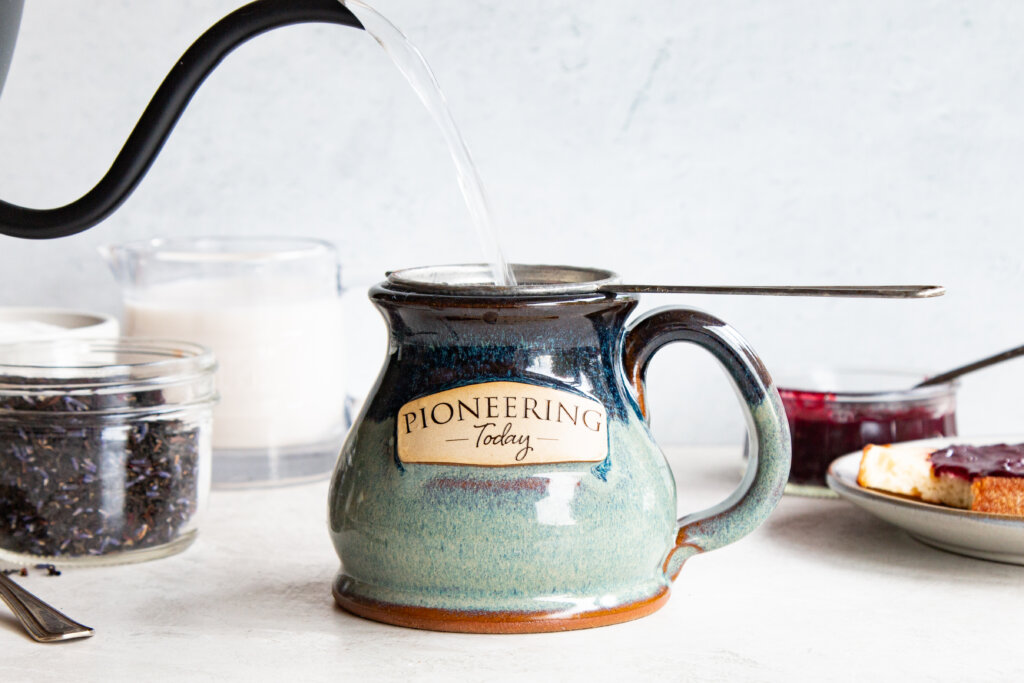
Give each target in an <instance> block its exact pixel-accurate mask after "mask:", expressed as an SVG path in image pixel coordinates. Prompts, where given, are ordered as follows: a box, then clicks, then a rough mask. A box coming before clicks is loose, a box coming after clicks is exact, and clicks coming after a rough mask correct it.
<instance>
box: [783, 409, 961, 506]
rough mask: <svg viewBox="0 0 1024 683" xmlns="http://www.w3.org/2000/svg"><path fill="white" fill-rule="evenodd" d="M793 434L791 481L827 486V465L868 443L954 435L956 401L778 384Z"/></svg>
mask: <svg viewBox="0 0 1024 683" xmlns="http://www.w3.org/2000/svg"><path fill="white" fill-rule="evenodd" d="M779 395H780V396H782V405H783V406H784V407H785V409H786V417H787V418H789V430H790V433H791V435H792V438H793V464H792V467H791V469H790V472H789V481H790V482H792V483H794V484H803V485H814V486H824V485H825V472H826V471H827V470H828V466H829V464H830V463H831V462H832V461H833V460H835V459H836V458H837V457H839V456H840V455H843V454H845V453H851V452H853V451H856V450H860V449H861V448H863V447H864V446H865V445H867V444H869V443H877V444H885V443H895V442H897V441H912V440H914V439H928V438H931V437H935V436H953V435H955V434H956V414H955V404H954V402H953V401H952V400H951V399H949V400H947V399H943V400H941V401H935V400H933V399H924V400H920V401H915V400H910V401H907V402H885V403H872V402H857V401H849V400H845V401H844V400H842V399H841V398H839V399H837V397H836V394H831V393H823V392H817V391H797V390H792V389H779Z"/></svg>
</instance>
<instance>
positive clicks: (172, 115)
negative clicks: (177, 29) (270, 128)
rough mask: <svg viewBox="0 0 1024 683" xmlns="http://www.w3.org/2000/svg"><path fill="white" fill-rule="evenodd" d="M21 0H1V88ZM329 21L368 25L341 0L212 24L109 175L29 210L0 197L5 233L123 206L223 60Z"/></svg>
mask: <svg viewBox="0 0 1024 683" xmlns="http://www.w3.org/2000/svg"><path fill="white" fill-rule="evenodd" d="M22 5H23V0H0V90H2V89H3V84H4V80H5V78H6V76H7V70H8V68H9V66H10V61H11V54H12V52H13V51H14V41H15V38H16V36H17V33H18V25H19V23H20V19H21V10H22ZM303 23H327V24H341V25H343V26H352V27H353V28H360V29H361V28H363V26H362V24H361V23H360V22H359V20H358V19H357V18H356V17H355V15H354V14H352V12H351V11H349V9H348V8H346V7H345V5H343V4H342V2H341V0H256V2H252V3H250V4H248V5H245V6H243V7H240V8H239V9H237V10H235V11H234V12H232V13H231V14H229V15H227V16H226V17H224V18H223V19H221V20H220V21H218V22H217V23H216V24H214V25H213V26H212V27H211V28H210V29H209V30H208V31H206V33H204V34H203V35H201V36H200V37H199V39H198V40H196V42H194V43H193V44H192V46H191V47H189V48H188V50H187V51H186V52H185V54H184V55H182V57H181V59H179V60H178V62H177V63H176V64H175V65H174V68H172V69H171V71H170V73H168V74H167V77H166V78H165V79H164V81H163V83H161V84H160V87H159V89H158V90H157V91H156V94H155V95H153V98H152V99H151V100H150V101H149V104H148V105H147V106H146V110H145V111H144V112H142V116H141V117H140V118H139V121H138V123H137V124H135V129H134V130H133V131H132V133H131V135H129V136H128V140H127V141H126V142H125V143H124V146H123V147H122V148H121V151H120V152H119V153H118V155H117V158H115V159H114V163H113V164H112V165H111V166H110V169H109V170H108V171H107V173H106V175H104V176H103V178H101V179H100V181H99V182H98V183H97V184H96V186H95V187H93V188H92V189H91V190H89V192H87V193H86V194H84V195H83V196H82V197H80V198H79V199H77V200H75V201H73V202H71V203H70V204H67V205H66V206H61V207H57V208H55V209H30V208H26V207H22V206H16V205H14V204H11V203H9V202H5V201H3V200H2V199H0V234H4V235H10V236H12V237H22V238H26V239H52V238H55V237H65V236H67V235H74V234H76V233H79V232H82V231H83V230H88V229H89V228H91V227H93V226H94V225H96V224H97V223H100V222H101V221H103V220H104V219H105V218H107V217H108V216H109V215H110V214H112V213H113V212H114V211H116V210H117V208H118V207H119V206H121V204H122V203H123V202H124V201H125V200H126V199H128V196H129V195H131V193H132V192H133V191H134V190H135V188H136V187H137V186H138V184H139V182H140V181H141V180H142V177H143V176H144V175H146V172H147V171H148V170H149V168H150V166H152V165H153V161H154V160H155V159H156V156H157V154H159V153H160V149H161V148H162V147H163V145H164V142H166V140H167V138H168V136H169V135H170V134H171V130H173V128H174V125H175V124H176V123H177V122H178V119H179V118H180V117H181V114H182V112H184V111H185V107H187V106H188V103H189V101H190V100H191V99H192V96H193V95H194V94H195V92H196V91H197V90H198V89H199V86H200V85H202V83H203V81H204V80H206V77H207V76H209V75H210V72H212V71H213V70H214V69H215V68H217V65H218V64H220V62H221V60H222V59H224V57H226V56H227V55H228V54H229V53H230V52H231V51H232V50H234V49H235V48H236V47H238V46H239V45H241V44H242V43H244V42H246V41H247V40H249V39H250V38H253V37H255V36H258V35H259V34H261V33H264V32H266V31H269V30H271V29H275V28H278V27H280V26H289V25H292V24H303Z"/></svg>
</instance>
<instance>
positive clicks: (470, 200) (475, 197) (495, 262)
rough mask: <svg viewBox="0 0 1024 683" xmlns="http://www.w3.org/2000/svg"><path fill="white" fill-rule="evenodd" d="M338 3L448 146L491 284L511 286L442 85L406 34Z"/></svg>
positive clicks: (366, 10)
mask: <svg viewBox="0 0 1024 683" xmlns="http://www.w3.org/2000/svg"><path fill="white" fill-rule="evenodd" d="M340 2H341V3H342V4H343V5H345V7H347V8H348V9H349V10H351V11H352V13H353V14H355V15H356V17H357V18H358V19H359V21H360V22H362V24H363V28H365V29H366V32H367V33H369V34H370V35H371V36H373V38H374V39H375V40H376V41H377V42H378V43H380V46H381V47H383V48H384V51H385V52H387V53H388V55H389V56H390V57H391V60H392V61H393V62H394V63H395V66H397V67H398V70H399V71H401V72H402V75H403V76H404V77H405V80H406V81H408V83H409V85H410V86H412V89H413V90H414V91H415V92H416V95H417V96H418V97H419V98H420V101H421V102H423V105H424V106H425V107H426V108H427V111H428V112H430V115H431V117H432V118H433V119H434V122H435V123H437V126H438V127H439V128H440V129H441V133H442V134H443V135H444V139H445V142H447V143H448V151H449V153H450V154H451V156H452V161H454V162H455V171H456V174H457V175H458V179H459V189H461V190H462V196H463V198H465V200H466V207H467V208H468V209H469V215H470V218H471V220H472V222H473V227H474V228H475V229H476V233H477V237H478V238H479V240H480V245H481V247H482V248H483V250H484V254H485V255H486V258H487V260H488V262H489V264H490V267H491V274H492V277H493V279H494V282H495V284H499V285H504V286H509V287H514V286H515V285H516V278H515V275H513V273H512V269H511V268H510V267H509V265H508V263H507V262H506V261H505V254H504V253H503V252H502V250H501V244H500V243H499V241H498V235H497V233H496V232H495V230H494V223H493V221H492V220H491V210H490V206H489V205H488V203H487V196H486V195H485V194H484V187H483V183H481V182H480V174H479V173H478V172H477V170H476V165H475V164H474V163H473V157H472V156H471V155H470V153H469V148H468V147H466V142H465V140H463V139H462V135H461V134H460V133H459V129H458V127H457V126H456V125H455V120H454V119H453V118H452V113H451V111H450V110H449V109H448V103H447V101H446V100H445V98H444V93H442V92H441V86H440V85H438V83H437V79H436V78H434V73H433V72H432V71H431V70H430V66H429V65H428V64H427V62H426V60H425V59H424V58H423V55H422V54H421V53H420V51H419V50H418V49H417V48H416V46H415V45H413V44H412V43H410V42H409V39H408V38H406V37H405V34H404V33H402V32H401V31H400V30H399V29H398V28H397V27H396V26H395V25H394V24H392V23H391V22H390V21H388V20H387V19H386V18H384V17H383V16H381V15H380V14H379V13H378V12H377V10H375V9H373V8H372V7H370V6H369V5H367V4H365V3H363V2H360V0H340Z"/></svg>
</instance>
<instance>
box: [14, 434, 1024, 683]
mask: <svg viewBox="0 0 1024 683" xmlns="http://www.w3.org/2000/svg"><path fill="white" fill-rule="evenodd" d="M667 454H668V457H669V461H670V462H671V464H672V466H673V470H674V471H675V473H676V477H677V480H678V481H679V492H680V495H679V499H680V504H679V507H680V511H681V512H688V511H691V510H693V509H694V508H695V507H697V506H701V507H703V506H704V504H708V503H712V502H715V501H717V500H718V499H719V498H721V497H723V496H724V495H725V494H726V493H727V492H728V491H729V490H731V488H732V486H733V485H734V484H735V482H736V481H738V478H739V474H738V471H739V465H740V460H739V453H738V449H708V448H689V449H680V448H674V449H668V451H667ZM326 492H327V484H326V482H319V483H315V484H309V485H305V486H296V487H291V488H278V489H266V490H249V491H214V492H213V494H212V495H211V501H210V509H209V511H208V514H207V516H206V518H205V520H204V526H203V528H202V530H201V535H200V538H199V540H198V541H197V542H196V544H195V545H194V546H192V547H191V548H190V549H188V550H187V551H185V552H184V553H182V554H180V555H177V556H175V557H171V558H166V559H162V560H157V561H153V562H149V563H144V564H137V565H126V566H118V567H105V568H96V569H66V570H65V571H64V573H63V575H62V576H59V577H48V576H46V575H45V574H44V573H43V572H39V571H33V572H32V574H31V575H30V576H29V577H28V578H18V577H15V578H16V580H18V581H20V582H22V584H23V585H24V586H26V587H27V588H28V589H30V590H32V591H35V592H36V593H37V594H38V595H39V596H40V597H42V598H43V599H44V600H47V601H49V602H51V603H52V604H54V605H56V606H57V607H59V608H61V609H63V610H64V611H66V612H67V613H68V614H69V615H70V616H72V617H74V618H77V619H79V620H80V621H83V622H84V623H87V624H89V625H90V626H93V627H94V628H95V629H96V635H95V636H94V637H92V638H88V639H83V640H77V641H70V642H65V643H59V644H54V645H40V644H37V643H35V642H33V641H31V640H29V639H28V637H27V636H26V635H24V634H23V632H22V631H21V629H20V626H18V624H17V622H15V621H14V618H13V616H11V615H9V613H7V611H6V610H4V609H3V605H2V603H0V643H2V645H0V680H3V681H29V680H31V681H69V680H98V679H101V678H102V679H104V680H128V679H134V680H147V681H149V680H165V679H171V680H185V679H187V680H196V681H202V680H212V681H228V680H313V681H319V680H323V681H327V680H330V681H347V680H353V681H355V680H403V681H404V680H504V679H522V680H526V679H530V680H534V681H541V680H556V681H576V680H581V681H582V680H586V681H594V680H699V681H743V680H807V681H827V680H840V681H844V680H850V681H853V680H857V681H860V680H866V679H868V677H869V676H871V677H873V678H874V679H876V680H881V681H887V680H980V679H981V678H984V679H985V680H997V681H1020V680H1024V663H1018V660H1019V659H1020V657H1021V655H1020V647H1021V637H1022V636H1024V567H1018V566H1012V565H1004V564H997V563H993V562H985V561H981V560H975V559H969V558H965V557H959V556H956V555H951V554H947V553H944V552H941V551H939V550H934V549H932V548H929V547H926V546H924V545H921V544H919V543H917V542H916V541H914V540H912V539H911V538H910V537H908V536H907V535H906V534H904V533H903V532H902V531H900V530H898V529H896V528H894V527H891V526H888V525H887V524H885V523H883V522H881V521H877V520H876V519H874V518H873V517H871V516H870V515H868V513H866V512H863V511H861V510H859V509H857V508H855V507H853V506H852V505H850V504H848V503H846V502H844V501H835V500H813V499H807V498H795V497H788V496H787V497H785V498H784V499H783V500H782V502H781V503H780V505H779V507H778V509H777V510H776V511H775V513H774V514H773V515H772V516H771V518H770V519H769V521H768V522H767V523H766V524H765V525H764V526H763V527H761V528H760V529H758V530H757V531H756V532H754V533H753V534H752V535H751V536H749V537H747V538H745V539H743V540H742V541H740V542H739V543H737V544H735V545H733V546H730V547H728V548H724V549H722V550H718V551H715V552H713V553H709V554H707V555H703V556H698V557H696V558H694V559H692V560H691V561H690V562H689V563H687V565H686V566H685V567H684V568H683V571H682V573H681V574H680V576H679V579H678V580H677V581H676V584H675V587H674V589H673V591H672V597H671V599H670V600H669V601H668V604H667V605H666V606H665V607H664V608H662V609H661V610H660V611H659V612H656V613H655V614H654V615H652V616H649V617H646V618H643V619H640V620H637V621H633V622H629V623H625V624H620V625H616V626H608V627H604V628H598V629H591V630H584V631H573V632H567V633H553V634H537V635H516V636H501V635H464V634H447V633H433V632H427V631H416V630H412V629H405V628H399V627H395V626H387V625H383V624H377V623H374V622H371V621H366V620H364V619H360V618H358V617H354V616H351V615H349V614H347V613H346V612H343V611H342V610H340V609H338V608H336V607H335V605H334V602H333V601H332V599H331V592H330V586H331V579H332V577H333V575H334V572H335V570H336V569H337V566H338V561H337V557H336V556H335V554H334V550H333V548H332V547H331V544H330V541H329V540H328V536H327V533H326V530H325V529H326V527H325V517H326V512H325V508H326V503H325V501H326Z"/></svg>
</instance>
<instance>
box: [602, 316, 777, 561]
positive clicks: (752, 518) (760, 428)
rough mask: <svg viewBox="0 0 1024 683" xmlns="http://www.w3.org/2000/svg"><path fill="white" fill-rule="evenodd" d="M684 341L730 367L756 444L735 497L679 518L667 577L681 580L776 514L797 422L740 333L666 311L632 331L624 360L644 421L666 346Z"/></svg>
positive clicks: (639, 322)
mask: <svg viewBox="0 0 1024 683" xmlns="http://www.w3.org/2000/svg"><path fill="white" fill-rule="evenodd" d="M676 341H684V342H692V343H694V344H697V345H698V346H701V347H703V348H705V349H707V350H708V351H710V352H711V355H713V356H714V357H715V358H716V359H717V360H718V362H720V363H721V364H722V365H723V366H724V367H725V369H726V370H727V371H728V373H729V376H730V377H731V378H732V381H733V385H734V387H735V388H736V390H737V391H738V393H739V395H740V398H741V399H742V405H743V410H744V413H745V415H746V418H747V426H748V429H750V430H751V431H753V433H754V435H755V439H754V441H755V443H754V444H753V447H752V448H751V452H750V457H749V459H748V460H747V471H746V473H745V474H744V476H743V481H742V482H741V483H740V485H739V487H738V488H737V489H736V490H735V491H733V493H732V495H730V496H729V497H728V498H726V499H725V500H724V501H722V502H721V503H719V504H718V505H715V506H713V507H710V508H708V509H706V510H702V511H700V512H696V513H691V514H688V515H686V516H685V517H683V518H681V519H680V520H679V521H678V532H677V533H676V542H675V547H674V548H673V549H672V550H671V551H670V552H669V554H668V557H667V558H666V560H665V565H664V571H665V574H666V575H667V576H669V577H671V578H673V579H674V578H675V576H676V575H677V574H678V573H679V570H680V569H682V566H683V563H684V562H685V561H686V560H687V559H689V558H690V557H693V556H694V555H696V554H697V553H702V552H707V551H710V550H714V549H716V548H721V547H722V546H725V545H728V544H730V543H732V542H733V541H736V540H739V539H740V538H742V537H743V536H746V535H747V534H748V533H750V532H751V531H753V530H754V529H755V528H757V526H758V525H760V524H761V523H762V522H763V521H764V520H765V519H766V518H767V517H768V514H769V513H771V511H772V510H773V509H775V505H776V504H777V503H778V502H779V499H780V498H781V497H782V489H783V487H784V486H785V484H786V480H787V478H788V477H789V461H790V439H789V425H788V423H787V421H786V417H785V412H784V410H783V408H782V401H781V399H780V398H779V392H778V391H777V390H776V388H775V384H774V383H773V382H772V378H771V376H770V375H769V374H768V371H767V370H766V369H765V367H764V364H763V363H761V359H760V358H758V357H757V354H755V353H754V351H753V349H751V348H750V346H749V345H748V344H747V342H746V341H745V340H744V339H743V338H742V337H741V336H740V335H739V333H737V332H736V330H734V329H733V328H731V327H730V326H729V325H726V324H725V323H724V322H722V321H721V320H719V319H718V318H716V317H714V316H712V315H710V314H708V313H705V312H703V311H699V310H695V309H689V308H678V307H666V308H659V309H656V310H653V311H651V312H650V313H648V314H646V315H644V316H642V317H641V318H639V319H638V320H637V321H636V322H635V323H633V324H632V325H630V327H629V328H628V329H627V331H626V336H625V340H624V343H623V349H622V362H623V366H624V369H625V372H626V377H627V378H628V380H629V382H630V384H632V386H633V389H634V390H635V392H636V399H637V403H638V405H639V407H640V411H641V413H642V414H643V416H644V418H645V419H647V420H649V417H648V411H647V402H646V395H645V393H646V386H645V385H646V376H647V365H648V363H650V360H651V357H652V356H653V355H654V354H655V352H657V351H658V349H660V348H661V347H663V346H664V345H666V344H668V343H671V342H676Z"/></svg>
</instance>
